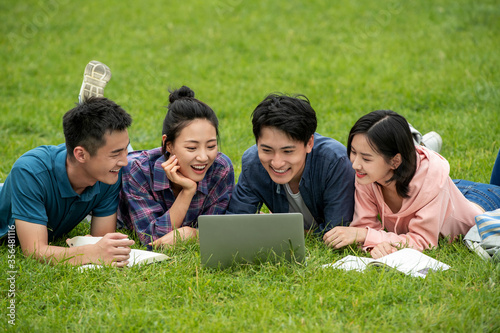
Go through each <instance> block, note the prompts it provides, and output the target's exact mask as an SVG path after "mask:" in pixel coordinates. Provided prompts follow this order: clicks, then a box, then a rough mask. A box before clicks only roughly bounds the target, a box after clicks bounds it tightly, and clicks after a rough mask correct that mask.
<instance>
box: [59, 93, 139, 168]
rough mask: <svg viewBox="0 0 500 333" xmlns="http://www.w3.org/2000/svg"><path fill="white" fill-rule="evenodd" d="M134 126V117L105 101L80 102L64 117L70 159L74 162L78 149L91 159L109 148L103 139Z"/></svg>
mask: <svg viewBox="0 0 500 333" xmlns="http://www.w3.org/2000/svg"><path fill="white" fill-rule="evenodd" d="M131 124H132V117H131V116H130V115H129V114H128V113H127V112H126V111H125V110H123V109H122V108H121V107H120V106H119V105H117V104H116V103H115V102H113V101H111V100H109V99H107V98H104V97H90V98H88V99H87V100H85V101H83V102H80V103H78V104H77V105H76V107H74V108H73V109H71V110H69V111H68V112H66V114H65V115H64V116H63V130H64V137H65V140H66V149H67V152H68V156H69V157H70V158H71V159H73V158H74V156H73V150H74V149H75V147H77V146H82V147H83V148H85V149H86V150H87V151H88V152H89V154H90V155H91V156H94V155H95V154H96V153H97V150H98V149H99V148H101V147H102V146H104V145H105V144H106V140H105V139H104V135H105V134H106V133H109V134H111V133H112V132H113V131H124V130H126V129H127V127H129V126H130V125H131Z"/></svg>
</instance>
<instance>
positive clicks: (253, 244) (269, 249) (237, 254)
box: [198, 213, 305, 268]
mask: <svg viewBox="0 0 500 333" xmlns="http://www.w3.org/2000/svg"><path fill="white" fill-rule="evenodd" d="M198 231H199V239H200V257H201V264H202V266H204V267H219V268H224V267H227V266H231V265H232V264H237V263H260V262H265V261H271V262H274V261H278V260H283V259H284V260H288V261H297V262H303V261H304V257H305V245H304V221H303V217H302V214H300V213H286V214H285V213H284V214H239V215H201V216H199V217H198Z"/></svg>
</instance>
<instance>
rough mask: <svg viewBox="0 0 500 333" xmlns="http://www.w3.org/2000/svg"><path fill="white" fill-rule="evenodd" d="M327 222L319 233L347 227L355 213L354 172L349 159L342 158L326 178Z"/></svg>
mask: <svg viewBox="0 0 500 333" xmlns="http://www.w3.org/2000/svg"><path fill="white" fill-rule="evenodd" d="M323 200H324V207H325V220H324V222H323V223H321V224H320V227H319V230H318V231H319V232H321V233H325V232H327V231H328V230H330V229H332V228H333V227H336V226H347V225H349V223H351V221H352V216H353V213H354V170H353V169H352V167H351V162H350V161H349V160H348V158H347V157H345V158H340V159H339V160H338V161H337V163H336V164H335V165H333V167H332V168H331V169H330V172H329V175H328V176H327V177H326V184H325V191H324V197H323Z"/></svg>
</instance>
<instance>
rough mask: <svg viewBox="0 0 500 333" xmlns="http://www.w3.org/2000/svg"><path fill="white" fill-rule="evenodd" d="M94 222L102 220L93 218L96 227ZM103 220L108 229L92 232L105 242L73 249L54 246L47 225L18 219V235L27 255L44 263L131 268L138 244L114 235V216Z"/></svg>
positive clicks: (102, 228) (121, 235)
mask: <svg viewBox="0 0 500 333" xmlns="http://www.w3.org/2000/svg"><path fill="white" fill-rule="evenodd" d="M94 219H97V220H98V219H99V218H94V217H93V218H92V220H93V222H92V224H94ZM101 221H104V222H103V224H104V225H105V226H104V227H102V226H101V227H95V228H93V227H92V226H91V230H92V229H94V230H93V232H91V233H92V235H94V236H101V235H103V237H102V239H101V240H99V241H98V242H97V243H96V244H90V245H83V246H77V247H70V248H67V247H63V246H54V245H50V244H49V242H48V238H49V237H48V231H47V226H45V225H41V224H37V223H31V222H26V221H22V220H17V219H16V232H17V236H18V239H19V242H20V245H21V249H22V250H23V253H24V254H25V255H26V256H30V255H33V257H34V258H36V259H38V260H40V261H42V262H50V263H51V264H57V263H61V262H67V263H69V264H72V265H82V264H89V263H93V264H102V263H105V264H112V265H113V266H117V267H123V266H125V265H127V264H128V259H129V258H130V246H131V245H133V244H134V241H133V240H130V239H128V236H127V235H124V234H121V233H117V232H113V231H114V228H115V227H116V218H115V217H114V215H113V216H111V217H106V218H101ZM108 231H109V232H108Z"/></svg>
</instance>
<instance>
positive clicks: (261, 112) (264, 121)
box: [252, 93, 318, 145]
mask: <svg viewBox="0 0 500 333" xmlns="http://www.w3.org/2000/svg"><path fill="white" fill-rule="evenodd" d="M252 125H253V135H254V136H255V141H258V139H259V137H260V135H261V131H262V128H263V127H275V128H277V129H279V130H281V131H283V132H285V133H286V134H287V135H288V136H289V137H290V138H291V139H293V140H296V141H301V142H303V143H304V145H306V144H307V142H308V141H309V139H310V138H311V136H312V135H313V134H314V132H316V128H317V126H318V121H317V119H316V112H315V111H314V109H313V108H312V107H311V104H310V103H309V99H307V97H306V96H304V95H293V96H288V95H285V94H280V93H272V94H269V95H268V96H267V97H266V98H264V100H263V101H262V102H260V103H259V105H257V107H256V108H255V110H254V111H253V113H252Z"/></svg>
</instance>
